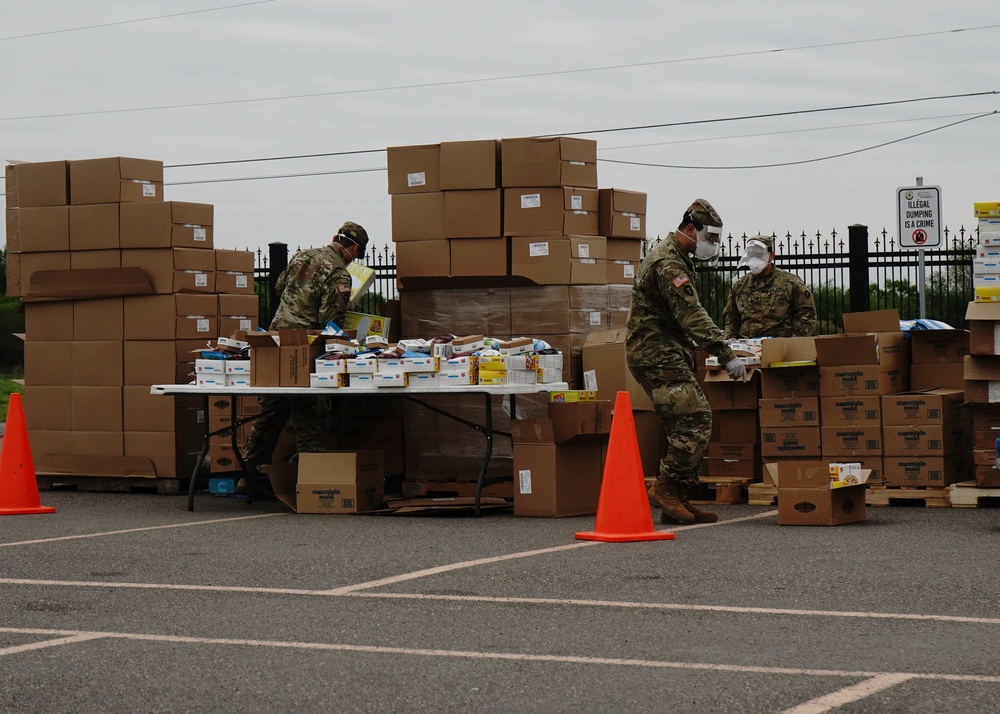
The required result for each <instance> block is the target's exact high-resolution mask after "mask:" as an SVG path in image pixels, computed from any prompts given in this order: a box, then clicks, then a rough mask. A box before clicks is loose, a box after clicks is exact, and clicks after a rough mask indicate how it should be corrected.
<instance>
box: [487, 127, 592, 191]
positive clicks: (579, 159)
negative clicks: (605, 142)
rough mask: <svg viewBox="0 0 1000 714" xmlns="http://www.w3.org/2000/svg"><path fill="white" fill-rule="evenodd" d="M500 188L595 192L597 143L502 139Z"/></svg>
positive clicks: (560, 139)
mask: <svg viewBox="0 0 1000 714" xmlns="http://www.w3.org/2000/svg"><path fill="white" fill-rule="evenodd" d="M500 163H501V167H502V180H501V185H502V186H504V187H505V188H506V187H513V186H578V187H581V188H597V142H596V141H594V140H592V139H577V138H575V137H565V136H563V137H552V138H518V139H504V140H503V141H502V143H501V161H500Z"/></svg>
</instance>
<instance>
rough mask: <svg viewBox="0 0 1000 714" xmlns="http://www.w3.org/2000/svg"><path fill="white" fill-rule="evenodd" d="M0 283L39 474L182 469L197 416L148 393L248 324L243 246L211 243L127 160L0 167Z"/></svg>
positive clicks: (196, 407)
mask: <svg viewBox="0 0 1000 714" xmlns="http://www.w3.org/2000/svg"><path fill="white" fill-rule="evenodd" d="M6 178H7V248H8V251H9V252H8V260H7V285H8V291H7V292H8V294H9V295H16V296H21V298H22V302H23V303H24V309H25V392H24V405H25V416H26V420H27V424H28V428H29V433H30V438H31V442H32V451H33V454H34V457H35V463H36V469H37V470H38V472H39V473H40V474H46V473H54V474H73V475H102V476H147V477H148V476H155V477H159V478H168V479H172V478H176V477H178V476H186V475H189V474H190V473H191V470H192V468H193V466H194V463H195V460H196V457H197V454H198V453H199V452H200V445H201V444H200V437H201V433H202V432H201V425H202V424H203V421H204V419H205V414H204V413H203V411H202V409H201V405H200V403H198V402H192V401H191V400H185V399H181V398H177V399H173V398H170V399H165V398H162V397H157V396H153V395H151V394H150V393H149V386H150V385H151V384H158V383H177V382H181V383H187V382H189V381H191V376H190V373H191V372H192V371H193V370H192V366H191V362H192V361H193V357H194V355H193V354H192V351H193V350H196V349H198V348H203V347H205V345H206V343H207V342H208V341H209V340H211V339H214V338H215V337H216V336H218V335H220V334H231V333H232V332H233V331H235V330H236V329H253V328H255V327H256V324H257V311H258V308H257V298H256V295H255V294H254V292H253V254H252V253H249V252H245V251H226V250H214V249H213V236H212V224H213V208H212V206H211V205H206V204H193V203H178V202H164V201H163V165H162V163H161V162H159V161H150V160H145V159H131V158H120V157H119V158H107V159H88V160H80V161H68V162H67V161H53V162H43V163H35V164H15V165H12V166H8V167H7V173H6Z"/></svg>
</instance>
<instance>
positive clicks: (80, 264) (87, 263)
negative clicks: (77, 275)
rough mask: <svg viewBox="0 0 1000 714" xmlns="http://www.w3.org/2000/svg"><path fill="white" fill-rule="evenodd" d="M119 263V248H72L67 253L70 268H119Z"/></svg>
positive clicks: (120, 259) (120, 260)
mask: <svg viewBox="0 0 1000 714" xmlns="http://www.w3.org/2000/svg"><path fill="white" fill-rule="evenodd" d="M121 265H122V252H121V251H120V250H74V251H71V252H70V254H69V267H70V270H100V269H105V268H120V267H121Z"/></svg>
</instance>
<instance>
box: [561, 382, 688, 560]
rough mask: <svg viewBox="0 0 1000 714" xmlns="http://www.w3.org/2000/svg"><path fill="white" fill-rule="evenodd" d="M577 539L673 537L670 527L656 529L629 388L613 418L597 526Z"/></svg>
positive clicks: (617, 540) (620, 394)
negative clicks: (647, 492) (643, 470)
mask: <svg viewBox="0 0 1000 714" xmlns="http://www.w3.org/2000/svg"><path fill="white" fill-rule="evenodd" d="M576 537H577V540H601V541H607V542H610V543H624V542H628V541H636V540H673V539H674V534H673V533H670V532H669V531H656V530H653V514H652V512H651V511H650V510H649V496H648V495H647V494H646V483H645V481H644V480H643V478H642V458H641V457H640V456H639V439H638V437H636V435H635V420H634V419H633V418H632V400H631V399H629V396H628V392H618V397H617V398H616V399H615V415H614V417H613V418H612V420H611V437H610V439H609V440H608V457H607V459H606V460H605V461H604V479H603V481H601V496H600V498H599V499H598V501H597V521H596V523H595V524H594V530H593V531H592V532H587V533H577V534H576Z"/></svg>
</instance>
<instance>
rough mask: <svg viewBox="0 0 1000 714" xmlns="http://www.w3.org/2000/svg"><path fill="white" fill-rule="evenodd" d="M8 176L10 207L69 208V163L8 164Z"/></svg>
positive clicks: (6, 187) (8, 206)
mask: <svg viewBox="0 0 1000 714" xmlns="http://www.w3.org/2000/svg"><path fill="white" fill-rule="evenodd" d="M4 176H5V178H6V181H5V188H4V193H6V194H7V208H37V207H43V206H67V205H69V168H68V165H67V163H66V162H65V161H40V162H36V163H18V164H8V165H7V167H6V171H5V174H4Z"/></svg>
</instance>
